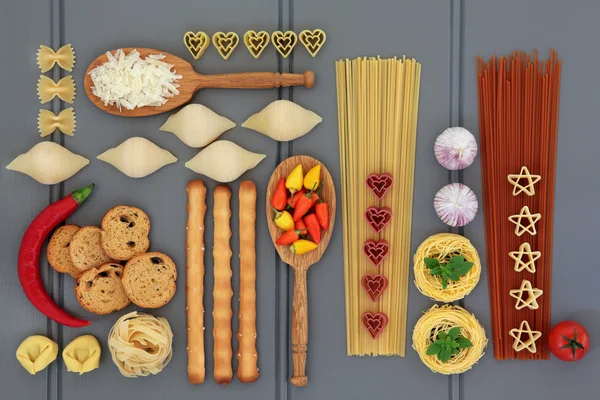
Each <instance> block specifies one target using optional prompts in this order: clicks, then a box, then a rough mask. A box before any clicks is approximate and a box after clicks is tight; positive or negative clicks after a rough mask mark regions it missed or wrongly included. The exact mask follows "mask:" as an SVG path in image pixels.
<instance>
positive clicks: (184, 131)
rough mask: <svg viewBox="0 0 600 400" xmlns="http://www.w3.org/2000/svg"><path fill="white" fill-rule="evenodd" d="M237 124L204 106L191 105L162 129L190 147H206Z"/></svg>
mask: <svg viewBox="0 0 600 400" xmlns="http://www.w3.org/2000/svg"><path fill="white" fill-rule="evenodd" d="M233 127H235V123H234V122H233V121H230V120H229V119H227V118H225V117H222V116H220V115H219V114H217V113H216V112H214V111H213V110H211V109H210V108H208V107H206V106H203V105H202V104H190V105H187V106H185V107H184V108H182V109H181V110H179V111H178V112H177V113H176V114H173V115H171V116H170V117H169V119H167V122H165V123H164V125H163V126H161V127H160V130H161V131H163V132H171V133H172V134H174V135H175V136H177V137H178V138H179V139H180V140H181V141H182V142H183V143H185V144H187V145H188V146H190V147H195V148H199V147H204V146H206V145H207V144H209V143H212V142H213V141H214V140H215V139H216V138H218V137H219V136H221V134H222V133H223V132H225V131H228V130H229V129H231V128H233Z"/></svg>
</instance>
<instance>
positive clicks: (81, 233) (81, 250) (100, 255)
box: [69, 226, 112, 273]
mask: <svg viewBox="0 0 600 400" xmlns="http://www.w3.org/2000/svg"><path fill="white" fill-rule="evenodd" d="M101 236H102V230H101V229H100V228H98V227H97V226H84V227H83V228H81V229H79V230H78V231H77V233H75V235H73V237H72V238H71V245H70V246H69V254H70V256H71V261H72V262H73V265H74V266H75V268H77V270H78V271H79V272H80V273H81V272H83V271H86V270H88V269H90V268H95V267H99V266H100V265H102V264H105V263H107V262H110V261H112V259H111V258H110V257H109V256H107V255H106V254H105V253H104V251H103V250H102V246H101V245H100V237H101Z"/></svg>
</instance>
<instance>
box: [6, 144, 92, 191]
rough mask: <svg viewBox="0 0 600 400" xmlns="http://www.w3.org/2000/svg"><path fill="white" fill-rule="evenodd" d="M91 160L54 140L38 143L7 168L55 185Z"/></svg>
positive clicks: (45, 183) (46, 183)
mask: <svg viewBox="0 0 600 400" xmlns="http://www.w3.org/2000/svg"><path fill="white" fill-rule="evenodd" d="M89 163H90V162H89V160H88V159H87V158H85V157H82V156H80V155H78V154H75V153H72V152H70V151H69V150H67V149H65V148H64V147H62V146H61V145H59V144H56V143H54V142H41V143H38V144H36V145H35V146H33V147H32V148H31V150H29V151H28V152H27V153H25V154H21V155H20V156H18V157H17V158H15V159H14V160H13V162H11V163H10V164H8V166H7V167H6V169H9V170H11V171H19V172H22V173H24V174H27V175H29V176H30V177H32V178H33V179H35V180H36V181H38V182H39V183H43V184H44V185H54V184H57V183H60V182H62V181H64V180H66V179H69V178H70V177H72V176H73V175H75V174H76V173H77V172H78V171H79V170H80V169H81V168H83V167H85V166H86V165H88V164H89Z"/></svg>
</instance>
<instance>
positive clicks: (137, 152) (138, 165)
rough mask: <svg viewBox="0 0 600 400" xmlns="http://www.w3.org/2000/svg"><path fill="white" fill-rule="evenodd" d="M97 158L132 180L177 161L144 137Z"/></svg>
mask: <svg viewBox="0 0 600 400" xmlns="http://www.w3.org/2000/svg"><path fill="white" fill-rule="evenodd" d="M96 158H97V159H98V160H101V161H104V162H106V163H108V164H111V165H112V166H113V167H115V168H117V169H118V170H119V171H121V172H122V173H124V174H125V175H127V176H128V177H130V178H144V177H146V176H148V175H150V174H152V173H153V172H156V171H158V170H159V169H161V168H162V167H164V166H165V165H169V164H172V163H174V162H176V161H177V158H176V157H175V156H174V155H173V154H171V153H170V152H169V151H167V150H164V149H161V148H160V147H158V146H157V145H155V144H154V143H152V142H151V141H149V140H148V139H145V138H142V137H132V138H129V139H127V140H126V141H124V142H123V143H121V144H120V145H119V146H117V147H114V148H112V149H108V150H107V151H105V152H104V153H102V154H100V155H99V156H98V157H96Z"/></svg>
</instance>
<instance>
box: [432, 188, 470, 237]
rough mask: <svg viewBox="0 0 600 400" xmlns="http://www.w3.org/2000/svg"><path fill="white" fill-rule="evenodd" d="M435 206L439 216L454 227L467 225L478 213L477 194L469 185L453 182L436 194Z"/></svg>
mask: <svg viewBox="0 0 600 400" xmlns="http://www.w3.org/2000/svg"><path fill="white" fill-rule="evenodd" d="M433 207H434V208H435V212H436V213H437V215H438V217H440V219H441V220H442V221H443V222H444V223H445V224H447V225H450V226H453V227H460V226H465V225H467V224H468V223H469V222H471V221H473V219H474V218H475V216H476V215H477V210H478V208H479V202H478V201H477V196H476V195H475V193H474V192H473V190H471V188H469V187H468V186H467V185H464V184H462V183H451V184H449V185H446V186H444V187H443V188H441V189H440V190H439V191H438V192H437V193H436V195H435V199H434V200H433Z"/></svg>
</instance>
